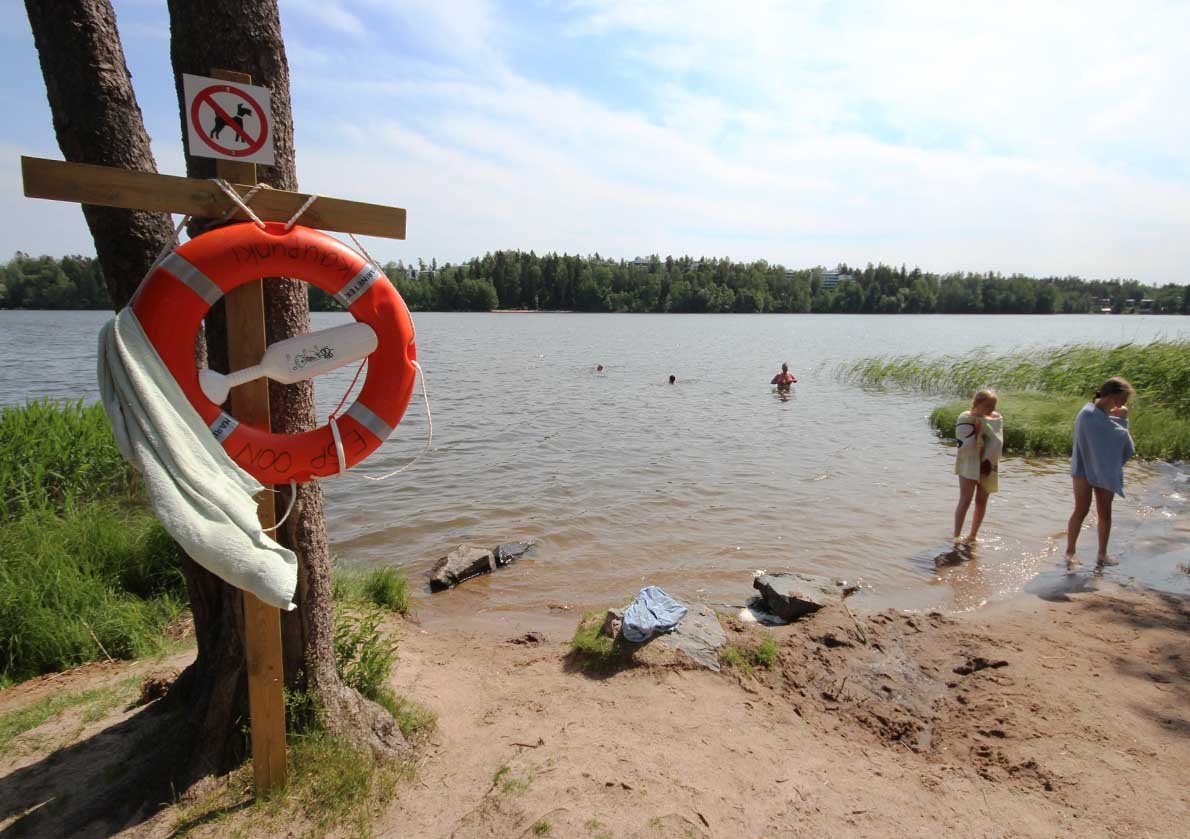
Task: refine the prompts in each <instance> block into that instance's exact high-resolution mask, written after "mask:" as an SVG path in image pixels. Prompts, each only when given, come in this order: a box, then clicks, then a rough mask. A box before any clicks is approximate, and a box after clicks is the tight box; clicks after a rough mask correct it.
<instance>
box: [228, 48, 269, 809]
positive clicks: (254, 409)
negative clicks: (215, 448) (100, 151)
mask: <svg viewBox="0 0 1190 839" xmlns="http://www.w3.org/2000/svg"><path fill="white" fill-rule="evenodd" d="M211 77H212V78H216V79H221V80H223V81H227V82H239V83H241V84H252V77H251V76H249V75H248V74H246V73H235V72H232V71H230V70H212V71H211ZM215 174H216V175H218V176H219V177H220V178H223V180H225V181H229V182H231V183H241V184H255V183H256V164H254V163H244V162H241V161H238V160H216V161H215ZM224 301H225V305H226V307H227V362H228V367H229V369H230V370H233V371H234V370H240V369H242V368H244V367H251V366H252V365H254V364H258V363H259V362H260V359H261V356H263V355H264V351H265V350H266V349H267V348H268V342H267V339H266V336H265V323H264V281H263V280H256V281H254V282H250V283H245V284H244V285H242V286H239V287H238V288H235V289H232V290H231V291H230V292H228V293H227V295H226V296H225V298H224ZM231 413H232V416H234V417H235V418H236V419H238V420H239V421H240V422H246V423H248V424H249V425H254V426H256V427H257V428H260V429H263V430H264V431H269V430H270V428H269V381H268V379H266V378H260V379H257V380H255V381H252V382H248V383H247V384H242V385H240V386H238V387H234V388H232V390H231ZM271 489H272V487H265V489H264V490H263V491H262V492H261V493H260V495H259V496H257V498H256V503H257V509H258V510H259V515H260V525H261V527H264V528H269V527H272V526H273V525H275V524H276V523H277V510H276V505H275V504H274V503H273V493H272V492H270V491H269V490H271ZM243 597H244V654H245V655H246V656H247V659H248V712H249V715H250V717H251V726H252V774H253V777H254V780H255V782H256V794H257V795H258V796H260V795H265V794H267V793H269V792H272V791H273V790H276V789H279V788H281V787H282V786H284V785H285V696H284V693H283V692H282V688H283V687H284V685H285V669H284V665H283V663H282V659H281V611H280V610H279V609H278V608H277V607H276V606H269V605H267V604H266V603H263V602H261V600H260V599H259V598H258V597H256V595H254V594H250V593H249V592H246V591H245V592H244V593H243Z"/></svg>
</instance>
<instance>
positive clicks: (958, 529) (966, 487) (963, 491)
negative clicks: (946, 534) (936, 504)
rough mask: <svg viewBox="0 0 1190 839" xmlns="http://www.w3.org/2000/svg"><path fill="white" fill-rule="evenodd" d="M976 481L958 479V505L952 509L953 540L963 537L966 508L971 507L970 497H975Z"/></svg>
mask: <svg viewBox="0 0 1190 839" xmlns="http://www.w3.org/2000/svg"><path fill="white" fill-rule="evenodd" d="M978 485H979V482H978V481H973V480H971V479H970V478H959V504H958V506H957V507H955V508H954V540H955V541H956V542H957V541H959V537H960V536H962V535H963V521H964V520H965V519H966V518H967V508H968V507H970V506H971V497H972V496H973V495H975V487H976V486H978Z"/></svg>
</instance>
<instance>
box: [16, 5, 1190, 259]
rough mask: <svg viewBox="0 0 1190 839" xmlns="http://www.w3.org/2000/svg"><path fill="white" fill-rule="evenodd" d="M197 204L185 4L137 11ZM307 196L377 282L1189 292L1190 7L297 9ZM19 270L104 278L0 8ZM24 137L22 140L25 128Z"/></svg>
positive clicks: (133, 13)
mask: <svg viewBox="0 0 1190 839" xmlns="http://www.w3.org/2000/svg"><path fill="white" fill-rule="evenodd" d="M114 5H115V9H116V14H117V20H118V23H119V27H120V33H121V37H122V40H123V44H124V50H125V53H126V56H127V60H128V66H129V69H130V70H131V72H132V76H133V84H134V86H135V88H136V93H137V96H138V99H139V102H140V106H141V110H142V111H143V112H144V116H145V123H146V126H147V128H148V130H149V133H150V135H151V136H152V138H153V151H154V154H155V156H156V159H157V165H158V168H159V170H160V171H162V172H166V173H171V174H184V171H185V167H184V162H183V157H182V149H183V145H182V138H181V131H180V126H179V122H178V116H177V103H176V101H175V99H174V88H173V82H172V78H171V69H170V64H169V19H168V14H167V12H166V9H165V3H164V0H115V3H114ZM281 21H282V28H283V34H284V38H285V44H286V50H287V53H288V58H289V63H290V70H291V81H292V97H293V110H294V122H295V136H296V149H297V164H298V177H299V180H300V182H301V186H302V189H303V190H307V191H313V192H317V193H321V194H327V195H335V196H337V197H341V198H352V199H358V200H362V201H372V202H377V203H383V204H391V205H396V206H400V207H405V208H406V209H407V210H408V213H409V216H408V238H407V239H406V240H405V241H403V242H398V241H390V240H382V239H365V240H364V241H365V243H366V245H367V247H368V248H369V250H371V251H372V252H373V254H374V255H375V256H377V258H379V259H381V260H390V259H391V260H396V259H403V260H405V261H406V262H410V261H416V260H417V259H418V258H423V259H425V260H426V261H429V260H430V259H431V258H437V259H438V260H439V262H444V261H452V262H457V261H460V260H464V259H467V258H470V257H472V256H478V255H482V254H483V253H485V252H487V251H492V250H496V249H500V248H506V249H521V250H535V251H536V252H537V253H543V252H548V251H558V252H569V253H582V254H591V253H596V252H598V253H599V254H601V255H602V256H605V257H623V258H628V259H631V258H633V257H635V256H638V255H639V256H644V255H648V254H653V253H656V254H659V255H661V256H665V255H667V254H673V255H675V256H676V255H682V254H690V255H692V256H695V257H698V256H728V257H731V258H733V259H737V260H753V259H765V260H768V261H769V262H773V263H781V264H784V265H786V266H790V267H811V266H815V265H822V266H828V267H829V266H834V265H835V264H836V263H839V262H845V263H847V264H850V265H864V264H866V263H868V262H881V261H883V262H887V263H891V264H894V265H901V264H907V265H908V266H909V267H913V266H918V267H921V268H922V269H923V270H930V271H939V272H943V271H951V270H973V271H988V270H995V271H1000V272H1003V273H1012V272H1021V273H1025V274H1030V275H1034V276H1049V275H1070V274H1077V275H1080V276H1083V277H1086V278H1109V277H1129V278H1134V279H1138V280H1141V281H1143V282H1147V283H1166V282H1178V283H1186V282H1190V143H1188V142H1187V138H1188V137H1190V49H1187V48H1186V43H1187V38H1188V36H1190V3H1187V2H1181V0H1178V1H1177V2H1156V1H1154V2H1145V0H1138V2H1132V3H1121V2H1118V0H1112V2H1100V1H1099V0H1081V2H1057V0H1030V2H1015V0H1001V2H997V3H985V4H969V3H954V2H927V0H915V1H914V2H909V0H884V2H870V3H869V2H837V1H836V2H814V0H805V2H759V1H758V2H743V1H742V0H741V2H736V3H725V2H722V0H683V2H665V0H658V2H649V0H561V1H560V2H549V0H508V2H500V0H350V1H349V0H281ZM0 72H2V74H3V78H4V83H3V85H0V101H2V102H3V105H4V111H5V113H7V114H8V115H9V118H8V119H5V120H4V121H3V122H2V123H0V258H7V256H8V255H9V254H11V253H13V252H15V251H17V250H22V251H25V252H29V253H34V254H41V253H48V254H52V255H62V254H67V253H83V254H92V253H94V246H93V245H92V243H91V240H90V236H89V234H88V232H87V228H86V225H85V224H84V222H83V218H82V214H81V212H80V210H79V209H78V207H77V206H75V205H69V204H60V203H56V202H47V201H35V200H32V199H26V198H24V197H22V195H21V189H20V175H19V160H18V158H19V156H20V155H22V154H28V155H36V156H42V157H53V158H60V157H61V154H60V152H59V150H58V147H57V143H56V141H55V139H54V134H53V127H52V123H51V119H50V113H49V107H48V105H47V104H46V98H45V86H44V84H43V82H42V79H41V74H40V68H39V66H38V63H37V54H36V50H35V49H34V46H33V38H32V35H31V34H30V31H29V24H28V21H27V19H26V18H25V17H24V13H23V6H22V4H19V3H16V2H6V3H0ZM17 115H19V117H18V116H17Z"/></svg>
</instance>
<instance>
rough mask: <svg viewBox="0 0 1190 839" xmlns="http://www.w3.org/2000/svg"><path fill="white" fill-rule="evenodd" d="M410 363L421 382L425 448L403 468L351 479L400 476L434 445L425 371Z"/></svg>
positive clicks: (361, 474)
mask: <svg viewBox="0 0 1190 839" xmlns="http://www.w3.org/2000/svg"><path fill="white" fill-rule="evenodd" d="M411 363H412V364H413V366H414V368H415V369H416V370H417V378H418V381H420V382H421V396H422V400H423V401H424V402H425V406H426V425H427V427H428V430H429V433H427V434H426V445H425V448H423V449H422V450H421V451H420V452H418V453H417V454H416V455H414V456H413V459H412V460H410V461H409V462H408V463H406V464H405V465H404V466H402V467H401V468H399V469H394V470H393V471H391V472H389V473H388V474H387V475H380V476H379V477H376V476H373V475H365V474H363V473H362V472H352V473H351V474H352V476H353V477H356V478H362V479H363V480H365V481H384V480H388V479H389V478H391V477H392V476H393V475H400V474H401V473H402V472H404V471H405V470H406V469H408V468H409V467H410V466H412V465H413V464H415V463H417V462H418V461H419V460H421V458H422V456H423V455H424V454H425V453H426V452H428V451H429V450H430V449H431V447H432V446H433V445H434V418H433V416H431V415H430V394H429V393H428V392H427V391H426V374H425V371H424V370H422V369H421V365H420V364H418V363H417V362H416V361H414V362H411ZM331 429H332V430H334V426H333V425H332V426H331Z"/></svg>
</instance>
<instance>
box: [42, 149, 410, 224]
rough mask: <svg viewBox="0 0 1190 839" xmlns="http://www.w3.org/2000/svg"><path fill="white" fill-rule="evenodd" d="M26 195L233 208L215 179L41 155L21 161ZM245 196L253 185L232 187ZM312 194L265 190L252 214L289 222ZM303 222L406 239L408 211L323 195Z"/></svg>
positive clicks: (210, 214)
mask: <svg viewBox="0 0 1190 839" xmlns="http://www.w3.org/2000/svg"><path fill="white" fill-rule="evenodd" d="M21 176H22V178H23V179H24V182H25V195H26V196H27V197H29V198H48V199H50V200H51V201H72V202H75V203H80V204H98V205H99V206H102V207H123V208H125V209H129V210H151V211H154V212H163V213H182V214H188V215H192V216H198V217H201V218H218V217H219V216H221V215H223V214H224V213H225V212H227V211H228V210H230V209H231V208H232V206H233V205H232V201H231V199H230V198H228V197H227V196H226V195H224V194H223V190H221V189H220V188H219V186H218V185H217V184H215V183H213V182H212V181H204V180H201V179H199V178H180V177H177V176H176V175H157V174H153V173H152V172H136V171H132V170H130V169H119V168H116V167H113V166H94V165H91V164H89V163H67V162H64V161H61V160H47V159H45V158H42V157H22V158H21ZM232 186H233V187H234V188H235V190H236V191H237V192H238V193H239V194H240V195H241V196H243V195H246V194H247V193H248V190H250V189H251V188H252V187H250V186H245V185H243V184H232ZM309 197H310V196H309V194H303V193H300V192H286V191H284V190H280V189H262V190H260V191H259V192H257V193H256V195H255V196H253V198H252V203H251V204H250V205H249V206H251V207H252V211H253V212H255V213H256V214H257V215H258V216H260V217H261V218H262V219H264V220H265V221H289V219H290V218H291V217H292V216H293V214H294V213H296V212H297V211H298V210H299V209H300V208H301V206H302V205H303V204H304V203H306V200H307V199H308V198H309ZM301 223H302V224H303V225H305V226H306V227H315V228H318V229H320V230H334V231H338V232H340V233H357V234H359V235H363V236H381V237H384V238H386V239H404V238H405V210H403V209H402V208H400V207H386V206H384V205H383V204H366V203H364V202H362V201H346V200H344V199H342V198H327V197H324V196H319V197H318V200H317V201H315V202H314V203H313V205H311V206H310V207H309V208H308V209H307V210H306V212H305V213H303V214H302V218H301Z"/></svg>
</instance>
